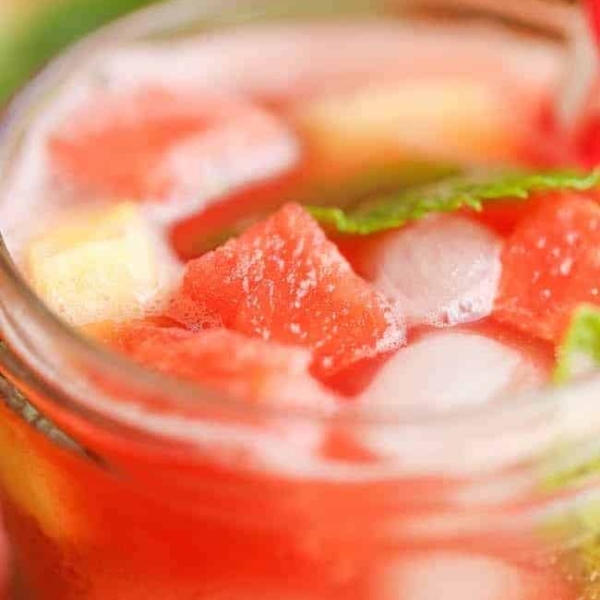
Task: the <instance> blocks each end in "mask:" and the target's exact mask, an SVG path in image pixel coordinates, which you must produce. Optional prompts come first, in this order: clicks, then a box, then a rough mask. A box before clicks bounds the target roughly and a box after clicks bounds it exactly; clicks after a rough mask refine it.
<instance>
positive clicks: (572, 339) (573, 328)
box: [554, 304, 600, 384]
mask: <svg viewBox="0 0 600 600" xmlns="http://www.w3.org/2000/svg"><path fill="white" fill-rule="evenodd" d="M592 368H600V308H597V307H595V306H591V305H586V304H584V305H582V306H580V307H579V308H578V309H577V310H576V311H575V314H574V315H573V318H572V320H571V324H570V325H569V329H568V330H567V333H566V335H565V338H564V340H563V343H562V345H561V346H560V348H559V350H558V361H557V365H556V368H555V370H554V381H555V383H558V384H560V383H565V382H567V381H569V380H570V379H572V378H573V377H575V376H577V375H578V374H581V373H582V372H586V371H588V370H590V369H592Z"/></svg>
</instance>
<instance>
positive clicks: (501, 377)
mask: <svg viewBox="0 0 600 600" xmlns="http://www.w3.org/2000/svg"><path fill="white" fill-rule="evenodd" d="M545 379H546V373H545V370H544V369H543V367H542V365H540V364H538V363H537V362H536V361H535V360H534V358H533V357H531V356H528V355H527V354H526V352H525V350H523V351H522V352H521V351H520V350H518V349H517V348H516V347H512V346H509V345H505V344H503V343H500V342H498V341H496V340H494V339H492V338H490V337H487V336H485V335H481V334H479V333H473V332H467V331H452V332H450V331H448V332H440V333H432V334H428V335H426V336H425V337H423V338H421V339H420V340H419V341H417V342H415V343H413V344H411V345H409V346H408V347H406V348H404V349H402V350H400V351H399V352H397V353H396V354H395V355H394V356H393V357H392V358H391V359H390V360H389V361H388V362H387V363H386V364H385V365H384V366H383V368H382V369H381V371H380V372H379V373H378V374H377V376H376V377H375V379H374V381H373V382H372V384H371V385H370V386H369V388H367V390H366V391H365V392H364V393H363V401H364V402H365V404H366V405H370V406H390V407H403V408H406V409H413V408H419V409H425V410H428V411H436V412H441V411H448V410H452V409H455V408H461V407H468V406H477V405H482V404H485V403H487V402H490V401H493V400H496V399H498V398H499V397H501V396H503V395H504V394H507V393H510V392H514V393H518V392H523V391H525V390H526V389H530V388H532V387H535V386H538V385H541V384H542V383H543V382H544V381H545Z"/></svg>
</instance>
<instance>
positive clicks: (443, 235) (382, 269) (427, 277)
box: [365, 215, 501, 327]
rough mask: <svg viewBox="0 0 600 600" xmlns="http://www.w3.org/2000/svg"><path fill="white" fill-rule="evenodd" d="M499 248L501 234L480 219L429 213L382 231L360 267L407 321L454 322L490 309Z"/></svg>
mask: <svg viewBox="0 0 600 600" xmlns="http://www.w3.org/2000/svg"><path fill="white" fill-rule="evenodd" d="M500 251H501V240H500V238H499V237H498V236H497V235H496V234H494V233H493V232H492V231H490V230H488V229H487V228H486V227H484V226H483V225H480V224H478V223H475V222H474V221H471V220H470V219H468V218H467V217H460V216H455V215H443V216H433V217H430V218H426V219H424V220H423V221H421V222H419V223H417V224H416V225H414V226H412V227H407V228H404V229H400V230H398V231H394V232H392V233H390V234H388V235H386V236H384V237H382V238H381V240H380V241H379V242H378V243H377V244H375V246H374V247H373V249H372V251H370V252H369V254H368V256H367V257H366V258H365V273H366V274H367V275H368V276H369V278H371V279H372V280H373V281H374V283H375V285H376V286H377V287H378V288H379V289H380V290H382V291H383V292H384V293H385V294H387V295H388V296H389V298H390V299H393V300H397V301H398V302H399V304H400V306H401V307H402V309H403V311H404V314H405V315H406V317H407V320H408V322H409V324H413V325H414V324H419V323H426V324H430V325H435V326H437V327H443V326H446V325H456V324H458V323H466V322H469V321H475V320H478V319H481V318H483V317H485V316H487V315H489V314H490V313H491V312H492V307H493V303H494V298H495V296H496V290H497V288H498V283H499V279H500V274H501V262H500Z"/></svg>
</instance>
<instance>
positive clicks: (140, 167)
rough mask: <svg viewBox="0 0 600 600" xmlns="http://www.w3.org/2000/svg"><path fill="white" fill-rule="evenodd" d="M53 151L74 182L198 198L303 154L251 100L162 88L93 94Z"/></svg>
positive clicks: (62, 173) (120, 192)
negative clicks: (299, 153)
mask: <svg viewBox="0 0 600 600" xmlns="http://www.w3.org/2000/svg"><path fill="white" fill-rule="evenodd" d="M48 149H49V156H50V161H51V166H52V168H53V170H54V172H55V173H56V174H57V175H58V176H59V178H61V179H62V180H64V181H66V182H68V183H70V184H75V185H79V186H84V187H85V188H86V189H90V190H93V191H96V192H100V193H106V194H111V195H114V196H120V197H128V198H135V199H165V198H171V197H176V198H177V199H181V198H182V197H183V198H194V199H195V201H196V203H197V204H199V203H201V202H202V201H203V200H205V199H206V197H208V196H210V197H213V196H217V195H220V194H223V193H225V192H227V191H228V190H229V189H233V188H235V187H237V186H240V185H243V184H245V183H248V182H251V181H255V180H259V179H262V178H265V177H270V176H272V175H275V174H278V173H279V172H280V171H283V170H285V169H286V168H288V167H289V166H291V165H292V164H294V162H295V160H296V158H297V145H296V141H295V139H294V137H293V135H292V134H291V133H290V132H289V131H288V129H287V127H286V126H285V125H284V124H283V123H281V122H280V121H279V120H278V119H276V118H275V117H274V116H272V115H270V114H269V113H267V112H266V111H264V110H262V109H260V108H258V107H256V106H253V105H252V104H250V103H249V102H246V101H244V100H241V99H238V98H235V97H232V96H231V95H227V96H223V95H218V94H211V93H208V92H205V91H194V90H182V91H177V92H175V91H173V90H170V89H167V88H161V87H145V88H136V89H133V90H132V89H129V90H125V91H106V92H104V93H100V94H96V95H94V96H93V97H91V98H88V99H87V100H86V101H85V102H82V103H81V104H80V105H79V106H78V107H77V108H76V109H74V110H73V111H71V113H69V114H68V115H67V117H66V118H65V119H64V120H63V121H62V122H60V123H59V124H58V126H57V128H56V130H55V131H54V132H53V133H52V134H51V135H50V137H49V140H48ZM199 207H200V206H195V207H194V208H199ZM187 208H188V210H187V211H186V210H185V208H183V209H182V210H181V212H183V213H184V214H189V213H190V210H189V207H187Z"/></svg>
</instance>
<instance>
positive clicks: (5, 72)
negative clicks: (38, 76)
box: [0, 0, 158, 104]
mask: <svg viewBox="0 0 600 600" xmlns="http://www.w3.org/2000/svg"><path fill="white" fill-rule="evenodd" d="M157 1H158V0H0V104H2V103H3V102H4V101H6V100H7V99H8V98H10V96H11V95H12V94H13V93H14V92H15V91H16V90H17V89H18V88H19V87H20V86H21V85H22V84H23V83H24V82H25V81H26V80H27V79H28V78H29V77H30V76H31V74H32V73H33V72H35V71H36V70H38V69H39V68H40V67H41V66H42V65H43V64H44V63H45V62H46V61H47V60H48V59H49V58H51V57H52V56H53V55H54V54H56V53H57V52H59V51H60V50H62V49H63V48H64V47H65V46H68V45H69V44H71V43H72V42H74V41H75V40H77V39H78V38H80V37H81V36H83V35H85V34H86V33H88V32H89V31H92V30H94V29H96V28H98V27H100V26H102V25H104V24H105V23H107V22H109V21H111V20H113V19H115V18H117V17H119V16H121V15H123V14H126V13H128V12H130V11H132V10H135V9H137V8H140V7H142V6H145V5H147V4H152V3H155V2H157Z"/></svg>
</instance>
